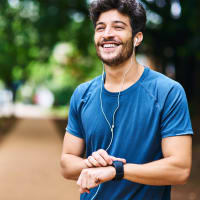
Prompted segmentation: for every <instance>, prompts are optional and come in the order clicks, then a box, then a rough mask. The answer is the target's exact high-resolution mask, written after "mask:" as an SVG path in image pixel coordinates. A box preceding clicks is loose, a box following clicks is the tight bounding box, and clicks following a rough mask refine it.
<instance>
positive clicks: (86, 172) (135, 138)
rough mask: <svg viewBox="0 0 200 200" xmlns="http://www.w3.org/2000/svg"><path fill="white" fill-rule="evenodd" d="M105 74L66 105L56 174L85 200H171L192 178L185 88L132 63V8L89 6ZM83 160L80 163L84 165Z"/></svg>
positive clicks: (124, 4) (130, 1) (138, 31)
mask: <svg viewBox="0 0 200 200" xmlns="http://www.w3.org/2000/svg"><path fill="white" fill-rule="evenodd" d="M90 16H91V19H92V21H93V23H94V27H95V36H94V42H95V46H96V51H97V55H98V57H99V58H100V60H101V61H102V62H103V65H104V67H105V73H104V72H103V74H102V76H99V77H97V78H95V79H94V80H92V81H89V82H87V83H83V84H81V85H80V86H79V87H78V88H77V89H76V90H75V91H74V94H73V96H72V97H71V102H70V111H69V118H68V126H67V128H66V131H67V132H66V134H65V138H64V144H63V152H62V158H61V167H62V174H63V176H64V177H65V178H67V179H73V180H77V184H78V185H79V186H80V192H81V199H84V200H93V199H98V200H169V199H170V190H171V185H175V184H184V183H185V182H186V181H187V179H188V177H189V174H190V170H191V143H192V142H191V135H192V134H193V131H192V128H191V123H190V117H189V112H188V107H187V100H186V96H185V93H184V90H183V88H182V87H181V86H180V84H178V83H177V82H175V81H173V80H171V79H169V78H167V77H166V76H164V75H162V74H160V73H157V72H154V71H152V70H150V69H149V68H147V67H144V66H142V65H140V64H139V63H137V61H136V58H135V47H137V46H139V45H140V43H141V42H142V40H143V31H144V28H145V23H146V14H145V10H144V8H143V7H142V5H141V4H140V3H138V2H137V1H135V0H97V1H93V2H92V3H91V5H90ZM84 153H86V158H83V155H84Z"/></svg>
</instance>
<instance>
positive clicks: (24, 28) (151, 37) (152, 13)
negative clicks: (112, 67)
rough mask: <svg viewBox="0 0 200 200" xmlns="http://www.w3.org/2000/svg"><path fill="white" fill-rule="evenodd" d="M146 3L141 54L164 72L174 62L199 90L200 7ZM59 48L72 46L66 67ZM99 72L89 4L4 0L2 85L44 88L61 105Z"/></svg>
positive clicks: (0, 9) (0, 13)
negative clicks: (59, 53)
mask: <svg viewBox="0 0 200 200" xmlns="http://www.w3.org/2000/svg"><path fill="white" fill-rule="evenodd" d="M142 2H143V3H144V5H145V7H146V9H147V11H148V23H147V29H146V33H145V37H144V44H143V45H142V47H141V48H140V52H142V53H145V54H147V55H150V56H151V57H154V58H155V60H156V61H157V63H158V64H159V65H160V66H162V69H163V72H164V71H165V68H166V66H168V65H169V64H171V63H172V64H173V65H174V66H175V68H176V72H177V74H176V78H177V80H178V81H180V82H181V83H182V84H183V85H184V87H185V88H186V91H187V92H188V94H190V93H189V92H190V91H192V90H191V88H194V89H195V88H196V90H198V88H197V86H195V80H196V79H195V78H194V77H195V72H196V71H197V66H198V64H199V63H200V51H199V46H200V39H199V31H200V30H199V25H200V21H199V20H198V19H199V17H200V16H199V15H200V14H199V9H200V2H199V1H195V0H191V1H180V2H179V0H172V1H166V0H160V1H157V0H143V1H142ZM174 5H176V7H174V9H175V10H174V11H176V12H175V14H174V15H173V12H172V11H173V9H172V8H173V6H174ZM178 5H179V7H177V6H178ZM180 5H181V7H180ZM178 9H179V13H177V11H178ZM180 9H181V10H180ZM59 44H63V45H65V46H71V47H72V50H71V51H70V52H66V59H67V60H64V61H63V62H58V61H57V60H56V58H55V51H56V50H55V49H56V47H57V46H58V45H59ZM100 72H101V63H100V62H99V61H98V59H97V57H96V53H95V48H94V45H93V27H92V23H91V22H90V20H89V17H88V4H87V1H86V0H85V1H80V0H73V1H70V0H60V1H54V0H45V1H39V0H3V1H1V4H0V80H3V81H4V83H5V84H6V85H7V87H11V88H12V86H13V83H15V82H16V81H19V80H20V81H23V82H29V83H31V84H33V85H37V84H39V85H41V84H42V85H45V86H47V87H48V88H50V89H51V90H52V91H53V92H54V93H55V94H56V96H57V97H58V98H57V100H56V102H57V104H63V100H62V99H63V96H62V95H61V94H62V93H64V94H66V98H67V99H68V97H69V96H70V95H71V92H72V91H73V89H74V88H75V87H76V85H77V84H79V83H81V82H83V81H87V80H89V79H91V78H92V77H94V76H96V75H98V74H100ZM196 85H197V84H196ZM191 94H192V93H191ZM191 94H190V95H191ZM64 99H65V98H64Z"/></svg>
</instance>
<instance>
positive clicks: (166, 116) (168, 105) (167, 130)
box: [161, 83, 193, 138]
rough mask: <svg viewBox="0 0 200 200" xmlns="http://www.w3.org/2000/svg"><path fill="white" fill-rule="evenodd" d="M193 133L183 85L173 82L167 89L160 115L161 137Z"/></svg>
mask: <svg viewBox="0 0 200 200" xmlns="http://www.w3.org/2000/svg"><path fill="white" fill-rule="evenodd" d="M188 134H193V130H192V126H191V121H190V115H189V110H188V103H187V98H186V95H185V91H184V89H183V87H182V86H181V85H180V84H179V83H175V84H174V86H173V87H172V88H171V90H170V91H169V93H168V95H167V97H166V99H165V103H164V106H163V112H162V116H161V135H162V138H165V137H169V136H178V135H188Z"/></svg>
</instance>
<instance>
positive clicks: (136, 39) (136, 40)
mask: <svg viewBox="0 0 200 200" xmlns="http://www.w3.org/2000/svg"><path fill="white" fill-rule="evenodd" d="M137 42H138V38H135V43H134V47H136V44H137Z"/></svg>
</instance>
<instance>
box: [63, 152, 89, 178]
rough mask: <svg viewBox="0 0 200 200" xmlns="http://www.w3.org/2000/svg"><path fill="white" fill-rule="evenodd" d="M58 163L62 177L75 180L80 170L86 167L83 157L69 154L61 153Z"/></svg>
mask: <svg viewBox="0 0 200 200" xmlns="http://www.w3.org/2000/svg"><path fill="white" fill-rule="evenodd" d="M60 164H61V170H62V175H63V177H64V178H66V179H71V180H77V179H78V177H79V175H80V173H81V171H82V170H83V169H86V168H88V167H87V165H86V164H85V162H84V159H83V158H81V157H78V156H74V155H71V154H63V155H62V158H61V162H60Z"/></svg>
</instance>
